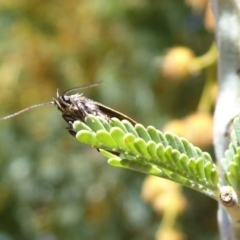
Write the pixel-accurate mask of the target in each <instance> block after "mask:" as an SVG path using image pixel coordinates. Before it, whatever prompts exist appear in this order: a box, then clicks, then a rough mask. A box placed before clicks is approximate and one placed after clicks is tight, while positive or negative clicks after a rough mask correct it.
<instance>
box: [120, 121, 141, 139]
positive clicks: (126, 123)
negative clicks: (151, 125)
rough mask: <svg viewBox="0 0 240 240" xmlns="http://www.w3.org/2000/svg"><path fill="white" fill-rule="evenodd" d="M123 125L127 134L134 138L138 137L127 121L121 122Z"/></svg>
mask: <svg viewBox="0 0 240 240" xmlns="http://www.w3.org/2000/svg"><path fill="white" fill-rule="evenodd" d="M122 123H123V125H124V126H125V128H126V129H127V132H128V133H132V134H133V135H134V136H135V137H138V134H137V131H136V129H135V128H134V126H133V125H132V124H131V123H130V122H129V121H127V120H122Z"/></svg>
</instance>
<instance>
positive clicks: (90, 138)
mask: <svg viewBox="0 0 240 240" xmlns="http://www.w3.org/2000/svg"><path fill="white" fill-rule="evenodd" d="M76 138H77V140H78V141H80V142H83V143H86V144H89V145H91V146H94V147H97V148H98V147H100V146H101V144H100V143H99V142H98V140H97V138H96V133H94V132H89V131H87V130H81V131H79V132H78V133H77V135H76Z"/></svg>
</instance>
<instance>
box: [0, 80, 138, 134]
mask: <svg viewBox="0 0 240 240" xmlns="http://www.w3.org/2000/svg"><path fill="white" fill-rule="evenodd" d="M98 85H99V82H98V83H94V84H91V85H86V86H82V87H75V88H71V89H69V90H67V91H66V92H64V93H63V94H62V95H59V92H58V90H57V94H56V95H57V96H56V98H53V101H51V102H47V103H40V104H36V105H33V106H30V107H28V108H25V109H23V110H21V111H19V112H16V113H13V114H11V115H8V116H6V117H2V118H0V120H1V121H2V120H7V119H9V118H12V117H15V116H17V115H19V114H22V113H24V112H26V111H29V110H31V109H33V108H37V107H42V106H46V105H55V106H57V108H58V110H59V111H60V112H61V113H62V117H63V119H64V120H65V121H66V122H67V123H68V127H67V130H68V131H69V133H70V134H71V135H72V136H74V137H75V136H76V132H75V131H74V130H73V123H74V122H75V121H77V120H78V121H81V122H85V118H86V117H87V116H88V115H89V114H92V115H95V116H100V117H102V118H104V119H106V120H107V121H110V120H111V118H113V117H116V118H118V119H119V120H124V119H126V120H128V121H129V122H130V123H131V124H132V125H133V126H134V125H135V124H136V122H135V121H134V120H133V119H131V118H129V117H128V116H126V115H124V114H122V113H120V112H118V111H115V110H113V109H112V108H109V107H107V106H105V105H103V104H101V103H98V102H95V101H93V100H91V99H89V98H86V97H84V96H83V94H82V93H80V94H79V93H76V94H72V95H68V94H69V93H71V92H73V91H76V90H79V89H85V88H89V87H95V86H98Z"/></svg>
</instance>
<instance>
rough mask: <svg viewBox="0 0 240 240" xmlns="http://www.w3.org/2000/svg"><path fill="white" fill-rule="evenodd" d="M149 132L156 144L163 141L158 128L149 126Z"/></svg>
mask: <svg viewBox="0 0 240 240" xmlns="http://www.w3.org/2000/svg"><path fill="white" fill-rule="evenodd" d="M147 131H148V134H149V136H150V138H151V139H152V141H154V142H155V143H156V144H158V143H161V139H160V137H159V134H158V132H157V130H156V128H154V127H153V126H149V127H147Z"/></svg>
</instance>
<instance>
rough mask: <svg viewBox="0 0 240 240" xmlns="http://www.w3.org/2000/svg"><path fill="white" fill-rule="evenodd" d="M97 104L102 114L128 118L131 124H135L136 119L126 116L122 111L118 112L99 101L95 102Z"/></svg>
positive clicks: (122, 118)
mask: <svg viewBox="0 0 240 240" xmlns="http://www.w3.org/2000/svg"><path fill="white" fill-rule="evenodd" d="M96 104H97V106H98V108H99V110H101V111H102V112H103V113H104V114H106V115H107V116H109V117H111V118H112V117H116V118H118V119H120V120H124V119H125V120H128V121H129V122H130V123H131V124H132V125H133V126H134V125H136V124H137V122H136V121H134V120H133V119H132V118H130V117H128V116H127V115H125V114H123V113H120V112H118V111H116V110H113V109H112V108H109V107H107V106H105V105H103V104H101V103H97V102H96Z"/></svg>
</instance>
